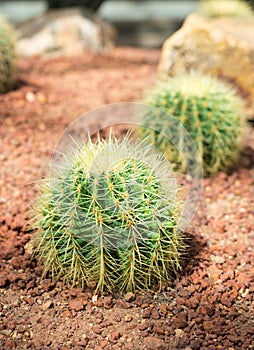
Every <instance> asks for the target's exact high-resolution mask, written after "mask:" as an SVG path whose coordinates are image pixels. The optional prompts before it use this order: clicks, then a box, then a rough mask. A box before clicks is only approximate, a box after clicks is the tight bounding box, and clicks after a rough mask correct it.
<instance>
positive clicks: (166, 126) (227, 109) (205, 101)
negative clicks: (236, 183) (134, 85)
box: [139, 72, 245, 175]
mask: <svg viewBox="0 0 254 350" xmlns="http://www.w3.org/2000/svg"><path fill="white" fill-rule="evenodd" d="M146 103H148V104H150V105H152V106H154V107H158V108H160V109H161V110H162V111H165V112H162V113H161V114H160V115H159V116H158V117H155V116H154V115H153V114H150V115H149V114H146V115H145V116H144V117H143V121H142V127H141V128H140V130H139V137H141V138H146V139H147V141H148V142H151V143H153V144H154V146H156V147H158V148H159V149H160V150H161V151H163V152H164V153H165V154H166V157H167V158H168V159H169V160H171V161H172V162H174V164H175V169H178V170H180V171H182V172H184V171H186V167H185V165H184V159H183V157H182V155H181V152H180V150H181V148H182V146H181V145H182V144H184V142H185V140H184V138H183V137H181V133H180V132H179V131H178V130H180V129H178V130H176V128H174V130H171V129H172V127H171V123H170V120H169V115H171V116H173V118H175V119H176V120H177V121H178V122H179V127H180V125H183V126H184V127H185V129H186V130H187V132H188V133H189V134H190V136H191V138H192V140H193V142H194V144H195V146H196V148H197V151H198V154H199V155H200V157H201V159H202V165H203V171H204V174H205V175H209V174H214V173H217V172H219V171H226V170H228V169H229V168H230V167H232V166H233V164H234V163H235V162H236V160H237V158H238V155H239V151H240V150H241V148H242V139H243V134H244V130H245V117H244V115H243V112H242V109H243V108H242V101H241V100H240V99H239V98H238V97H237V96H236V93H235V92H234V90H233V89H232V88H231V87H229V86H228V85H227V84H225V83H224V82H222V81H219V80H217V79H216V78H212V77H208V76H204V75H201V74H199V73H194V72H193V73H191V74H186V75H183V76H176V77H173V78H169V79H168V80H167V81H165V82H160V83H159V84H158V85H157V86H156V87H155V89H154V90H152V91H150V93H148V94H147V98H146ZM174 133H179V136H178V142H177V145H175V144H172V142H170V140H171V137H172V135H173V134H174ZM189 156H190V157H191V155H189ZM190 162H191V159H190Z"/></svg>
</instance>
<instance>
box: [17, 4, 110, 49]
mask: <svg viewBox="0 0 254 350" xmlns="http://www.w3.org/2000/svg"><path fill="white" fill-rule="evenodd" d="M17 31H18V36H19V40H18V45H17V51H18V54H20V55H21V56H32V55H37V56H41V55H44V56H45V55H46V56H58V55H75V54H80V53H82V52H84V51H103V50H105V49H108V48H112V47H113V46H114V44H115V38H116V33H115V30H114V28H113V27H112V26H111V25H110V24H108V23H106V22H105V21H103V20H102V19H100V18H99V17H98V16H96V15H92V14H91V13H90V12H88V11H87V10H84V9H81V8H72V9H62V10H51V11H49V12H48V13H46V14H43V15H41V16H39V17H37V18H35V19H33V20H31V21H28V22H26V23H23V24H22V25H20V26H18V28H17Z"/></svg>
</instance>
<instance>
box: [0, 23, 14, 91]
mask: <svg viewBox="0 0 254 350" xmlns="http://www.w3.org/2000/svg"><path fill="white" fill-rule="evenodd" d="M14 71H15V39H14V32H13V30H12V28H11V26H10V25H9V24H8V23H7V21H6V20H5V19H4V18H3V17H0V93H5V92H7V91H8V90H9V89H10V88H11V87H12V86H13V83H14Z"/></svg>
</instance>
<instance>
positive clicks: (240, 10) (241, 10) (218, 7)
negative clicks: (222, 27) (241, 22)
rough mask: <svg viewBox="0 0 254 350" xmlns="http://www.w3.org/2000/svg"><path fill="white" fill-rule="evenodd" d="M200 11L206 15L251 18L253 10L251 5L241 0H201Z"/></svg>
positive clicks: (211, 16)
mask: <svg viewBox="0 0 254 350" xmlns="http://www.w3.org/2000/svg"><path fill="white" fill-rule="evenodd" d="M199 13H200V14H201V15H204V16H206V17H210V18H215V17H222V16H225V17H238V18H251V17H253V11H252V8H251V6H250V5H249V4H248V3H247V2H244V1H241V0H201V1H200V6H199Z"/></svg>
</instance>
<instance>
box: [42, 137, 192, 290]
mask: <svg viewBox="0 0 254 350" xmlns="http://www.w3.org/2000/svg"><path fill="white" fill-rule="evenodd" d="M65 159H66V164H65V166H64V169H65V170H63V171H59V168H58V167H57V169H58V170H57V171H56V172H55V174H53V175H52V177H51V179H50V181H47V182H45V183H44V186H43V189H42V193H41V195H40V197H39V200H38V202H37V205H36V206H35V208H36V211H37V213H38V216H36V219H35V227H36V229H37V235H36V247H37V248H36V251H37V254H38V256H39V257H40V258H41V260H42V261H43V264H44V267H45V273H48V274H50V275H51V276H52V277H53V278H59V277H62V278H63V279H64V280H65V281H66V282H68V283H71V284H74V285H81V286H90V287H94V288H96V291H98V292H103V290H110V291H114V290H116V291H134V290H135V289H144V288H149V287H150V286H151V285H153V284H155V283H156V284H157V283H158V284H160V283H161V282H162V281H164V280H167V279H168V278H169V276H170V275H171V274H172V273H173V274H176V273H177V271H178V270H179V268H180V263H179V259H180V256H181V253H182V252H183V251H184V247H185V245H184V243H183V238H182V233H181V232H180V230H178V228H177V218H178V215H179V208H180V207H181V205H180V200H179V196H178V195H177V193H178V191H177V186H176V184H175V179H174V177H172V172H170V175H169V172H168V173H167V169H168V162H167V161H166V160H165V159H163V158H162V157H161V156H158V155H156V154H155V153H153V152H152V148H151V146H147V145H146V146H145V145H144V144H143V143H138V144H137V143H135V144H133V142H131V141H130V140H129V139H128V138H126V139H124V140H121V141H120V140H116V139H113V138H112V137H111V138H110V139H109V140H108V141H103V140H98V142H97V143H92V142H91V141H88V142H87V143H85V144H84V145H83V146H82V147H81V148H80V149H79V151H78V152H77V153H76V154H75V155H74V156H73V157H70V156H67V155H66V157H65ZM68 159H72V160H69V161H68ZM176 198H178V199H176Z"/></svg>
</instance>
